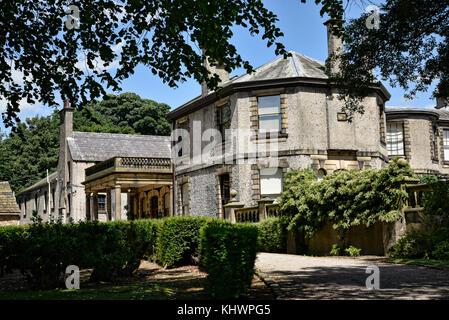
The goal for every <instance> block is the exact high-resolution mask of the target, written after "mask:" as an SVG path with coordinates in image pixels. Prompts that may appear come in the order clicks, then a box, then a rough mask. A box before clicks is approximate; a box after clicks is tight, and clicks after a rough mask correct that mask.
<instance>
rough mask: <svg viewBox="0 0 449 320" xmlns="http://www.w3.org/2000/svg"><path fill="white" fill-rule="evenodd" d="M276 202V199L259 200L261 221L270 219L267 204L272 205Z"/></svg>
mask: <svg viewBox="0 0 449 320" xmlns="http://www.w3.org/2000/svg"><path fill="white" fill-rule="evenodd" d="M273 202H274V199H268V198H263V199H262V200H258V201H257V203H258V206H259V221H262V220H264V219H266V218H268V212H267V204H272V203H273Z"/></svg>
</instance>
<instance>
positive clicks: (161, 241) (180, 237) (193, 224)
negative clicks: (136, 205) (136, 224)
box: [157, 217, 211, 267]
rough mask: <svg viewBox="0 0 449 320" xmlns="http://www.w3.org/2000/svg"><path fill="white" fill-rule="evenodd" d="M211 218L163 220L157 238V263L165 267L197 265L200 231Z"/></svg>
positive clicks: (173, 218)
mask: <svg viewBox="0 0 449 320" xmlns="http://www.w3.org/2000/svg"><path fill="white" fill-rule="evenodd" d="M209 221H211V219H210V218H204V217H172V218H167V219H163V220H162V223H161V225H160V228H159V233H158V237H157V261H158V263H159V264H160V265H162V266H163V267H173V266H179V265H184V264H191V263H196V262H197V260H198V256H199V253H198V246H199V240H200V237H199V234H200V229H201V227H203V226H204V225H205V224H206V223H207V222H209Z"/></svg>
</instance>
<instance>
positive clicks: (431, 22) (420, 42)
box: [328, 0, 449, 114]
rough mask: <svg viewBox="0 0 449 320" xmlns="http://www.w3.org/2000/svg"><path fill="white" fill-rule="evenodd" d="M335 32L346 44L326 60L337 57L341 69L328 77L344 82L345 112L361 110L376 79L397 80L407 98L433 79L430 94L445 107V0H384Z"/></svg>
mask: <svg viewBox="0 0 449 320" xmlns="http://www.w3.org/2000/svg"><path fill="white" fill-rule="evenodd" d="M333 2H335V3H336V2H338V1H333ZM376 20H377V21H376ZM334 33H335V34H337V35H342V36H343V40H344V45H345V48H344V52H343V54H342V55H335V56H333V57H332V59H330V60H329V61H328V65H329V66H331V65H333V64H334V63H336V62H337V61H340V63H341V68H340V70H341V72H337V73H334V74H331V73H329V75H330V79H329V81H330V82H332V83H336V84H337V85H338V86H340V87H341V88H343V93H342V94H341V96H340V97H341V99H343V100H345V101H346V104H345V109H346V110H345V111H347V113H349V114H352V113H354V112H363V105H362V104H361V103H360V102H361V100H362V99H363V97H365V96H366V95H367V94H368V91H369V89H370V87H371V86H372V84H374V83H376V82H378V80H382V81H389V83H390V85H391V86H392V87H396V86H400V87H401V88H403V89H404V90H405V97H406V98H409V99H413V98H414V97H415V96H416V94H417V93H418V92H425V91H427V90H428V89H429V87H430V86H431V85H432V84H435V85H436V89H435V90H434V91H433V92H432V94H433V97H434V98H441V99H440V102H441V104H440V107H444V106H446V107H447V102H448V101H447V98H448V97H449V1H448V0H442V1H432V0H386V1H384V3H383V4H381V5H379V7H378V11H377V12H376V10H374V8H373V10H372V11H371V12H367V13H365V14H363V15H362V16H361V17H359V18H357V19H351V20H349V21H348V22H347V23H346V24H345V25H344V26H343V28H339V27H338V26H337V28H335V30H334ZM373 70H374V72H373ZM376 78H378V79H376Z"/></svg>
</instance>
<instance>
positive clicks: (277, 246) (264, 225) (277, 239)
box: [256, 217, 288, 253]
mask: <svg viewBox="0 0 449 320" xmlns="http://www.w3.org/2000/svg"><path fill="white" fill-rule="evenodd" d="M256 226H257V228H258V229H259V238H258V239H259V251H262V252H273V253H285V252H287V226H288V220H287V219H285V218H284V217H276V218H274V217H273V218H268V219H265V220H262V221H261V222H259V223H257V224H256Z"/></svg>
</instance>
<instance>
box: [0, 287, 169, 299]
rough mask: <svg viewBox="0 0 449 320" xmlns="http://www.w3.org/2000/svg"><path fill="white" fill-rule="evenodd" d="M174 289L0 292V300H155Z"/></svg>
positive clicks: (165, 296)
mask: <svg viewBox="0 0 449 320" xmlns="http://www.w3.org/2000/svg"><path fill="white" fill-rule="evenodd" d="M175 294H176V288H172V287H169V286H162V285H159V284H147V285H128V286H126V285H122V286H107V287H100V288H98V287H97V288H86V289H79V290H68V289H56V290H42V291H31V290H17V291H0V300H155V299H170V298H171V297H172V296H174V295H175Z"/></svg>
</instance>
